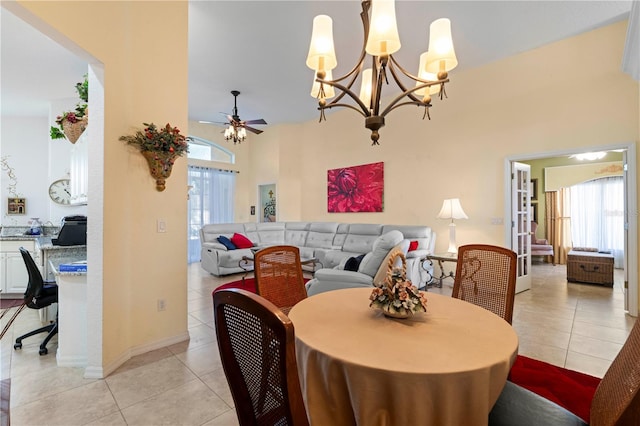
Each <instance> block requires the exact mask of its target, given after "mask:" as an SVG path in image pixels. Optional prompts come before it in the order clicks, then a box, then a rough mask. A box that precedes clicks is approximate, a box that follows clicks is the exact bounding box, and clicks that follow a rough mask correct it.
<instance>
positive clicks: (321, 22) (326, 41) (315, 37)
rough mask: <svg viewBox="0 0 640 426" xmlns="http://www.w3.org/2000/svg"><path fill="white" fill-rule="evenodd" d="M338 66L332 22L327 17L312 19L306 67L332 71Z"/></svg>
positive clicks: (320, 16) (321, 16)
mask: <svg viewBox="0 0 640 426" xmlns="http://www.w3.org/2000/svg"><path fill="white" fill-rule="evenodd" d="M337 65H338V60H337V59H336V52H335V48H334V47H333V20H332V19H331V18H330V17H329V16H327V15H318V16H316V17H315V18H313V31H312V33H311V44H310V45H309V54H308V55H307V66H308V67H309V68H311V69H312V70H332V69H334V68H335V67H336V66H337Z"/></svg>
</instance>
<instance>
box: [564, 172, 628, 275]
mask: <svg viewBox="0 0 640 426" xmlns="http://www.w3.org/2000/svg"><path fill="white" fill-rule="evenodd" d="M571 222H572V227H571V237H572V239H573V245H574V246H576V247H596V248H598V249H600V250H608V251H611V254H613V256H614V258H615V261H614V262H615V263H614V264H615V267H616V268H622V267H623V259H624V184H623V180H622V177H621V176H615V177H607V178H601V179H596V180H592V181H589V182H585V183H581V184H578V185H574V186H572V187H571Z"/></svg>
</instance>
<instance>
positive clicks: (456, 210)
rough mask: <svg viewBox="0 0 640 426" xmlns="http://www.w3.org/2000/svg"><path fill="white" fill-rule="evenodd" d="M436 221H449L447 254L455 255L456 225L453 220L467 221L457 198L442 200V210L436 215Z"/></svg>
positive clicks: (456, 248)
mask: <svg viewBox="0 0 640 426" xmlns="http://www.w3.org/2000/svg"><path fill="white" fill-rule="evenodd" d="M438 219H451V223H450V224H449V249H448V250H447V252H448V253H457V252H458V247H457V246H456V224H455V223H454V222H453V219H469V218H468V217H467V215H466V214H465V212H464V210H462V206H461V205H460V199H459V198H450V199H447V200H444V202H443V203H442V209H441V210H440V213H438Z"/></svg>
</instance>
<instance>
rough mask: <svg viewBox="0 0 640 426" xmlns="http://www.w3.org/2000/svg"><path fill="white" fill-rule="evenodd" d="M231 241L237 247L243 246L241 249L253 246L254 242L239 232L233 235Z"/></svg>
mask: <svg viewBox="0 0 640 426" xmlns="http://www.w3.org/2000/svg"><path fill="white" fill-rule="evenodd" d="M231 242H232V243H233V244H235V246H236V247H237V248H241V249H246V248H251V247H253V243H252V242H251V240H250V239H248V238H247V237H245V236H244V235H242V234H238V233H235V234H233V237H231Z"/></svg>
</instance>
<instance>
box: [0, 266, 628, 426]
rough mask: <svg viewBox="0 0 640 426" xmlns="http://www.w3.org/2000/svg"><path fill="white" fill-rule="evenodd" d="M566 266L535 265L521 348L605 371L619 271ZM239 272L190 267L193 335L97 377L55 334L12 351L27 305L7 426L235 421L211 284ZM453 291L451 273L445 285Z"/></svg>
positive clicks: (615, 334)
mask: <svg viewBox="0 0 640 426" xmlns="http://www.w3.org/2000/svg"><path fill="white" fill-rule="evenodd" d="M565 277H566V269H565V266H564V265H556V266H552V265H548V264H537V265H535V266H534V268H533V284H532V285H533V287H532V289H531V290H530V291H527V292H523V293H521V294H518V295H517V296H516V302H515V309H514V321H513V326H514V327H515V329H516V331H517V333H518V336H519V337H520V353H521V354H523V355H528V356H530V357H533V358H537V359H542V360H545V361H548V362H550V363H553V364H556V365H560V366H566V367H568V368H571V369H575V370H579V371H582V372H585V373H589V374H592V375H596V376H602V375H603V374H604V372H605V371H606V369H607V368H608V366H609V364H610V363H611V360H613V358H614V357H615V355H616V354H617V352H618V351H619V349H620V347H621V346H622V344H623V343H624V341H625V339H626V336H627V334H628V333H629V331H630V329H631V327H632V325H633V322H634V319H633V318H631V317H629V316H627V315H625V314H624V311H623V298H622V290H621V288H622V287H621V284H622V274H621V273H620V271H616V284H615V286H614V288H613V289H611V288H607V287H601V286H595V285H587V284H567V283H566V280H565ZM234 279H237V277H235V276H232V277H225V278H215V277H213V276H211V275H208V274H207V273H206V272H204V271H203V270H202V269H201V268H200V266H199V264H193V265H191V266H190V267H189V294H188V300H189V331H190V334H191V340H190V341H189V342H183V343H179V344H176V345H172V346H169V347H166V348H162V349H159V350H156V351H153V352H150V353H147V354H143V355H140V356H137V357H135V358H133V359H131V360H129V361H128V362H126V363H125V364H124V365H123V366H121V367H120V368H119V369H118V370H117V371H115V372H114V373H113V374H111V375H110V376H109V377H107V378H106V379H104V380H93V379H84V378H83V370H82V369H75V368H58V367H57V366H56V361H55V349H56V343H57V340H56V338H54V339H53V340H52V342H51V343H50V344H49V346H48V347H49V351H50V352H49V355H47V356H42V357H41V356H39V355H38V345H39V344H40V341H41V338H31V339H27V340H25V341H24V346H23V349H22V350H20V351H14V350H13V341H12V335H15V336H18V335H19V334H22V333H24V332H26V331H29V330H31V329H33V328H36V325H37V324H38V319H37V314H36V312H35V311H33V310H29V309H27V310H25V311H23V313H21V314H20V316H19V317H18V319H17V320H16V322H15V323H14V325H13V326H12V328H11V330H10V331H9V333H7V335H6V336H5V337H4V338H3V339H2V342H1V347H0V351H1V355H0V356H1V367H2V368H1V373H2V374H1V378H6V377H11V424H12V425H13V426H21V425H45V424H47V425H65V426H67V425H85V424H91V425H160V424H163V425H176V424H182V425H206V426H214V425H225V426H227V425H229V426H232V425H237V420H236V416H235V411H234V409H233V401H232V398H231V395H230V393H229V389H228V387H227V384H226V380H225V378H224V373H223V371H222V367H221V364H220V357H219V355H218V348H217V344H216V341H215V332H214V329H213V312H212V307H211V291H212V290H213V289H214V288H216V287H217V286H218V285H220V284H223V283H225V282H229V281H232V280H234ZM430 291H437V292H442V293H444V294H447V293H448V294H450V292H451V280H450V279H449V280H447V281H446V282H445V285H444V287H443V288H442V289H430Z"/></svg>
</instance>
